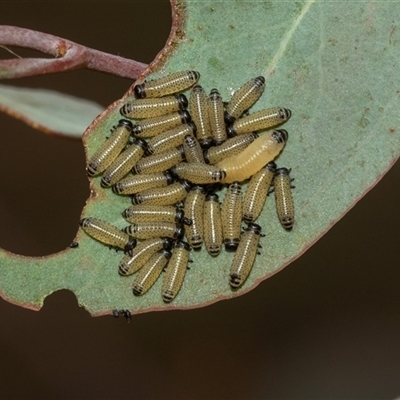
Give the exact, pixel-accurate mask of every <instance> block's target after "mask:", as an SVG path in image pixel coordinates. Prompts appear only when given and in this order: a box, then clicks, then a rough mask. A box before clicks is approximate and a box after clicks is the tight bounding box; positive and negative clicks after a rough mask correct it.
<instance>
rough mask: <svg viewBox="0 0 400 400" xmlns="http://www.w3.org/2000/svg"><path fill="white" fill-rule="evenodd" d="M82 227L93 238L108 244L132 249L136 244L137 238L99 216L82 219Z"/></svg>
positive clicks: (128, 249)
mask: <svg viewBox="0 0 400 400" xmlns="http://www.w3.org/2000/svg"><path fill="white" fill-rule="evenodd" d="M80 226H81V227H82V229H83V230H84V231H85V232H86V233H87V234H88V235H89V236H91V237H92V238H94V239H96V240H98V241H99V242H101V243H104V244H106V245H108V246H111V247H115V248H118V249H122V250H124V251H131V250H132V249H133V248H134V247H135V246H136V240H135V239H134V238H132V237H131V236H129V235H128V234H127V233H125V232H123V231H121V230H120V229H118V228H117V227H116V226H114V225H112V224H110V223H108V222H105V221H102V220H100V219H98V218H83V219H81V221H80Z"/></svg>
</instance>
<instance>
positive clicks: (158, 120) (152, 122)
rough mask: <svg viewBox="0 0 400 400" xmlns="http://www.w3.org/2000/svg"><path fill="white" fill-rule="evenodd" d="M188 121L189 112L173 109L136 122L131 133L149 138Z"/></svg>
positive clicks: (189, 119)
mask: <svg viewBox="0 0 400 400" xmlns="http://www.w3.org/2000/svg"><path fill="white" fill-rule="evenodd" d="M190 121H191V118H190V114H189V113H188V112H187V111H186V110H180V111H175V112H173V113H169V114H166V115H161V116H160V117H153V118H146V119H143V120H141V121H140V122H136V123H135V125H133V127H132V134H133V135H135V136H137V137H141V138H149V137H153V136H156V135H159V134H161V133H163V132H165V131H167V130H169V129H172V128H175V127H177V126H179V125H182V124H186V123H188V122H190Z"/></svg>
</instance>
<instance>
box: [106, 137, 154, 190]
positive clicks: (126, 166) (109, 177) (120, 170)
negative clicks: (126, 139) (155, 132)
mask: <svg viewBox="0 0 400 400" xmlns="http://www.w3.org/2000/svg"><path fill="white" fill-rule="evenodd" d="M146 148H147V143H146V141H145V140H143V139H139V138H137V139H135V141H134V142H133V143H132V144H131V145H130V146H129V147H128V148H127V149H126V150H124V151H123V152H122V153H121V154H120V155H119V156H118V157H117V158H116V159H115V160H114V161H113V163H112V164H111V165H110V166H109V167H108V168H107V169H106V170H105V171H104V174H103V177H102V178H101V186H102V187H110V186H112V185H115V184H116V183H117V182H119V181H120V180H121V179H122V178H123V177H124V176H125V175H127V174H128V173H129V171H130V170H131V169H132V168H133V167H134V166H135V164H136V163H137V162H138V161H139V160H140V159H141V158H142V156H143V154H144V152H145V151H146Z"/></svg>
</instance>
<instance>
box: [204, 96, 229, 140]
mask: <svg viewBox="0 0 400 400" xmlns="http://www.w3.org/2000/svg"><path fill="white" fill-rule="evenodd" d="M208 98H209V103H208V107H209V108H208V116H209V119H210V129H211V135H212V137H213V139H214V143H215V144H216V145H220V144H221V143H223V142H224V141H225V140H226V139H227V134H226V126H225V120H224V103H223V101H222V97H221V95H220V94H219V92H218V90H217V89H212V90H211V92H210V95H209V97H208Z"/></svg>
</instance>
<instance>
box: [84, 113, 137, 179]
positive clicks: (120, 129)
mask: <svg viewBox="0 0 400 400" xmlns="http://www.w3.org/2000/svg"><path fill="white" fill-rule="evenodd" d="M131 131H132V123H131V122H130V121H128V120H126V119H121V120H120V121H119V122H118V125H117V126H116V127H115V128H114V130H113V131H112V133H111V136H110V137H109V138H108V139H107V140H106V141H105V142H104V143H103V144H102V145H101V146H100V148H99V149H98V150H97V151H96V152H95V153H94V154H93V155H92V157H90V160H89V162H88V165H87V168H86V172H87V174H88V176H94V175H98V174H100V173H102V172H103V171H104V170H105V169H106V168H107V167H108V166H109V165H110V164H111V163H112V162H113V161H114V160H115V159H116V158H117V157H118V155H119V153H121V151H122V150H123V149H124V147H125V146H126V144H127V143H128V140H129V137H130V135H131Z"/></svg>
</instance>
